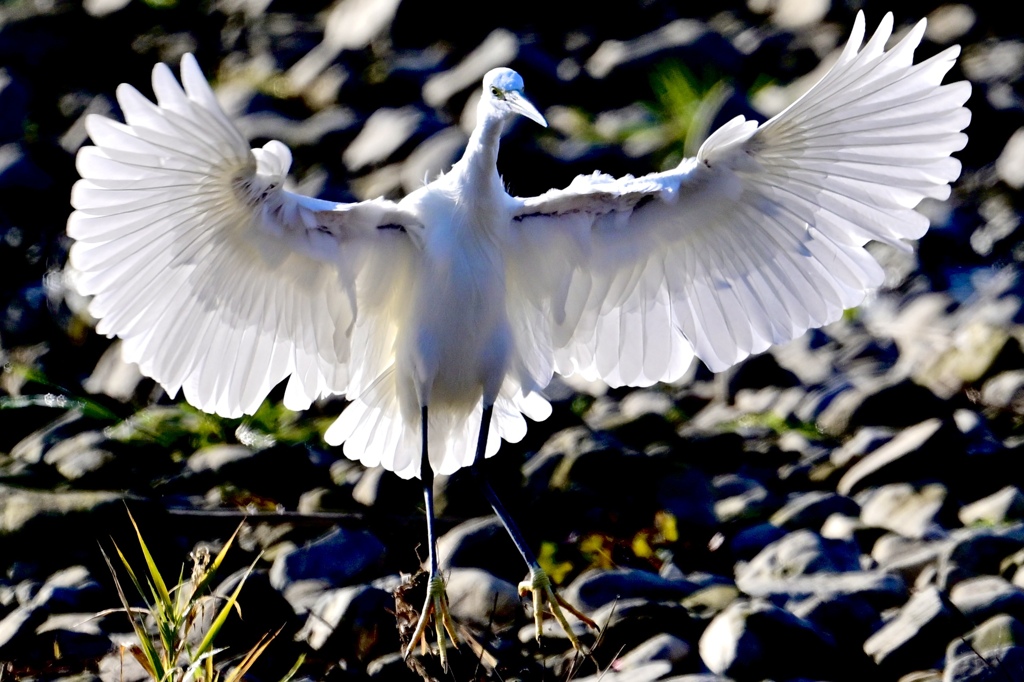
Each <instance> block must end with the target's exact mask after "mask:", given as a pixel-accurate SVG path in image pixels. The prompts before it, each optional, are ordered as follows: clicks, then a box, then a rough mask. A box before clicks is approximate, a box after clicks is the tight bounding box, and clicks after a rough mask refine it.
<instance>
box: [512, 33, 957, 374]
mask: <svg viewBox="0 0 1024 682" xmlns="http://www.w3.org/2000/svg"><path fill="white" fill-rule="evenodd" d="M924 27H925V22H924V21H921V22H920V23H919V24H918V25H917V26H916V27H915V28H914V29H913V30H912V31H910V32H909V34H908V35H907V36H906V37H905V38H904V39H903V40H901V41H900V42H899V43H898V44H897V45H896V46H894V47H893V48H892V49H890V50H888V51H886V50H885V43H886V41H887V40H888V38H889V36H890V33H891V31H892V16H891V15H887V16H886V17H885V19H884V20H883V21H882V23H881V25H880V26H879V28H878V30H877V31H876V32H875V34H874V36H873V37H872V38H871V39H870V40H869V41H868V42H867V44H866V45H864V46H863V49H861V43H862V40H863V37H864V19H863V15H861V14H858V16H857V20H856V23H855V25H854V30H853V34H852V36H851V38H850V41H849V42H848V44H847V45H846V47H845V49H844V50H843V52H842V54H841V56H840V58H839V60H838V62H837V63H836V64H835V66H834V67H833V68H832V69H831V70H830V71H829V72H828V74H827V75H825V77H824V78H823V79H822V80H821V81H820V82H818V83H817V84H816V85H815V86H814V87H812V88H811V89H810V90H809V91H808V92H807V93H806V94H805V95H804V96H803V97H802V98H800V99H799V100H798V101H796V102H795V103H793V105H791V106H790V107H789V108H788V109H786V110H785V111H783V112H782V113H781V114H779V115H778V116H776V117H774V118H772V119H771V120H769V121H767V122H766V123H764V124H763V125H760V126H758V125H757V124H756V123H755V122H752V121H745V120H743V118H742V117H739V118H737V119H734V120H733V121H730V122H729V123H727V124H726V125H725V126H723V127H722V128H721V129H719V130H718V131H716V132H715V133H714V134H712V135H711V136H710V137H709V138H708V140H707V141H706V142H705V143H704V145H703V146H702V147H701V149H700V151H699V152H698V154H697V157H696V158H695V159H688V160H686V161H684V162H683V163H682V164H681V165H680V166H679V167H678V168H676V169H674V170H672V171H668V172H665V173H656V174H653V175H649V176H646V177H643V178H631V177H626V178H622V179H618V180H616V179H614V178H611V177H610V176H605V175H600V174H595V175H593V176H581V177H578V178H576V180H574V181H573V183H572V184H571V185H569V187H567V188H566V189H564V190H553V191H550V192H547V193H545V194H543V195H541V196H538V197H534V198H530V199H522V200H520V202H521V204H520V207H519V210H518V216H517V218H516V219H515V220H514V222H513V225H512V229H511V232H512V235H511V237H510V243H509V247H508V256H507V262H508V271H509V275H508V278H509V292H510V293H509V303H508V307H509V309H510V313H511V314H512V316H513V318H514V320H513V328H514V329H515V330H516V332H517V334H518V338H517V349H518V350H519V355H520V358H519V360H520V362H521V363H522V367H521V368H520V371H521V373H522V374H524V375H527V376H528V377H530V378H532V380H533V382H534V383H535V384H536V385H538V386H543V385H544V384H545V383H546V382H547V380H548V379H549V378H550V376H551V372H552V371H557V372H559V373H563V374H572V373H580V374H582V375H583V376H584V377H587V378H592V379H593V378H601V379H604V380H605V381H607V382H609V383H611V384H613V385H622V384H630V385H646V384H651V383H654V382H655V381H671V380H674V379H676V378H678V377H679V376H681V375H682V373H683V372H684V371H685V370H686V368H687V366H688V365H689V363H690V361H691V360H692V357H693V355H694V354H696V355H697V357H699V358H700V359H701V360H703V361H704V362H705V363H706V364H707V365H708V367H709V368H710V369H712V370H714V371H719V370H722V369H725V368H726V367H729V366H730V365H732V364H734V363H736V362H738V361H740V360H742V359H743V358H745V357H747V356H748V355H750V354H751V353H758V352H760V351H763V350H765V349H767V348H768V347H769V346H770V345H772V344H775V343H781V342H784V341H788V340H790V339H793V338H794V337H796V336H798V335H799V334H801V333H802V332H804V331H805V330H807V329H808V328H811V327H817V326H820V325H824V324H827V323H828V322H831V321H834V320H836V319H837V318H838V317H839V316H840V315H841V314H842V311H843V310H844V309H846V308H849V307H852V306H856V305H858V304H859V303H860V302H861V301H862V300H863V298H864V296H865V294H866V292H867V291H869V290H870V289H871V288H873V287H877V286H878V285H880V284H881V283H882V275H883V273H882V270H881V268H880V266H879V265H878V264H877V263H876V262H875V260H874V259H873V258H872V257H871V256H870V255H869V254H868V252H867V251H866V250H865V249H864V245H865V244H866V243H867V242H868V241H870V240H877V241H882V242H887V243H890V244H896V245H899V246H902V247H903V248H907V247H906V245H905V244H904V243H903V242H902V240H904V239H916V238H918V237H920V236H922V235H923V234H924V233H925V231H926V230H927V229H928V220H927V219H926V218H925V217H924V216H923V215H921V214H919V213H917V212H916V211H915V210H914V208H915V206H916V205H917V204H918V203H919V202H920V201H921V200H922V199H923V198H925V197H932V198H936V199H944V198H946V197H948V195H949V191H950V189H949V184H948V183H950V182H951V181H953V180H955V179H956V178H957V177H958V176H959V173H960V164H959V162H958V161H957V160H956V159H953V158H951V157H950V154H951V153H953V152H955V151H958V150H960V149H962V148H963V146H964V145H965V144H966V140H967V138H966V136H965V135H964V134H962V133H961V132H960V131H962V130H963V129H964V128H965V127H966V126H967V124H968V123H969V121H970V112H969V111H968V110H967V109H965V108H964V107H963V104H964V102H965V101H966V100H967V98H968V97H969V95H970V86H969V84H967V83H966V82H961V83H954V84H952V85H940V83H941V80H942V77H943V75H944V74H945V73H946V72H947V71H948V70H949V68H950V67H951V66H952V64H953V62H954V60H955V58H956V56H957V54H958V52H959V48H956V47H952V48H949V49H947V50H946V51H944V52H942V53H941V54H939V55H936V56H935V57H933V58H931V59H929V60H927V61H925V62H922V63H920V64H917V65H915V64H913V51H914V49H915V48H916V47H917V45H918V44H919V42H920V40H921V37H922V35H923V33H924Z"/></svg>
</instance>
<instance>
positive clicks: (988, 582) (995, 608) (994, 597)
mask: <svg viewBox="0 0 1024 682" xmlns="http://www.w3.org/2000/svg"><path fill="white" fill-rule="evenodd" d="M949 600H950V601H951V602H952V603H953V605H954V606H956V607H957V608H958V609H960V611H961V612H962V613H963V614H964V615H965V616H966V617H967V618H968V619H969V620H971V621H972V622H975V623H978V622H981V621H983V620H986V619H988V618H990V617H992V616H994V615H996V614H1000V613H1001V614H1008V615H1011V616H1014V617H1016V618H1021V619H1024V589H1021V588H1019V587H1017V586H1015V585H1011V584H1010V583H1009V582H1008V581H1007V580H1006V579H1005V578H1000V577H999V576H995V575H981V576H977V577H974V578H967V579H965V580H962V581H960V582H958V583H957V584H956V585H954V586H953V588H952V589H950V591H949Z"/></svg>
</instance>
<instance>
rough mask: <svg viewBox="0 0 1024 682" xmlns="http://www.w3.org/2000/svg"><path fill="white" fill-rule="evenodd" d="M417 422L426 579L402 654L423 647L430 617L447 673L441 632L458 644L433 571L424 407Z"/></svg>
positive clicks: (430, 471)
mask: <svg viewBox="0 0 1024 682" xmlns="http://www.w3.org/2000/svg"><path fill="white" fill-rule="evenodd" d="M420 421H421V422H422V426H421V428H420V433H421V434H422V436H423V441H422V446H421V447H422V452H421V453H420V480H421V481H423V500H424V502H426V507H427V509H426V512H427V514H426V516H427V551H428V553H429V556H430V576H429V577H428V579H427V598H426V600H425V601H424V603H423V611H421V612H420V620H419V622H418V623H416V631H415V632H414V633H413V636H412V639H411V640H410V641H409V646H408V647H407V648H406V650H405V655H406V656H408V655H409V654H410V653H411V652H412V649H413V647H414V646H415V645H416V644H417V643H418V642H422V643H423V646H424V648H425V647H426V632H427V624H428V623H429V622H430V617H431V615H433V617H434V624H435V626H436V629H437V650H438V654H439V655H440V657H441V667H443V668H444V669H445V670H447V669H448V655H447V653H446V650H445V649H446V647H445V638H444V631H443V630H447V631H448V635H449V636H450V637H451V638H452V641H453V642H455V643H456V645H457V644H458V642H459V638H458V637H457V636H456V634H455V623H453V622H452V617H451V615H450V614H449V613H448V597H447V595H446V594H445V590H444V579H443V578H441V573H440V571H438V569H437V532H436V531H435V530H434V470H433V469H432V468H431V467H430V457H429V454H428V449H427V441H428V438H427V406H426V405H424V406H423V407H422V408H421V409H420Z"/></svg>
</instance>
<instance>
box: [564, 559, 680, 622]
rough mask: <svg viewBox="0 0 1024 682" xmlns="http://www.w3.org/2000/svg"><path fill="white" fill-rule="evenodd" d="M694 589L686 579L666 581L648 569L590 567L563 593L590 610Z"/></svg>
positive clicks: (666, 597) (671, 598)
mask: <svg viewBox="0 0 1024 682" xmlns="http://www.w3.org/2000/svg"><path fill="white" fill-rule="evenodd" d="M696 589H697V585H695V584H694V583H692V582H690V581H688V580H666V579H665V578H662V577H661V576H659V575H658V574H656V573H651V572H649V571H641V570H636V569H630V568H614V569H610V570H601V569H591V570H588V571H584V572H583V573H581V574H580V575H579V576H577V577H576V579H575V580H573V581H572V582H571V583H570V584H569V585H568V587H566V588H565V590H564V591H563V595H562V596H563V597H565V599H566V600H567V601H568V602H569V603H570V604H573V605H575V606H576V608H578V609H580V610H581V611H583V612H584V613H590V612H592V611H596V610H597V609H599V608H601V607H602V606H604V605H605V604H608V603H610V602H612V601H615V600H620V601H621V600H623V599H636V598H643V599H649V600H651V601H678V600H681V599H684V598H686V597H687V596H689V595H691V594H693V592H694V591H695V590H696Z"/></svg>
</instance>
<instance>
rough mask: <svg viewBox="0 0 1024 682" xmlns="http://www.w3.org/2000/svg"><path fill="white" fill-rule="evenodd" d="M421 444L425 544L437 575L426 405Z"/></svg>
mask: <svg viewBox="0 0 1024 682" xmlns="http://www.w3.org/2000/svg"><path fill="white" fill-rule="evenodd" d="M420 420H421V422H422V428H421V429H420V433H421V435H422V439H423V440H422V444H421V448H422V449H421V451H420V481H421V482H422V483H423V500H424V502H425V503H426V507H427V510H426V511H427V546H428V550H427V551H428V552H429V556H430V575H431V577H433V576H435V575H437V533H436V531H435V530H434V470H433V469H432V468H431V467H430V457H429V455H428V452H427V406H426V405H424V406H423V407H422V408H421V410H420Z"/></svg>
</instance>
